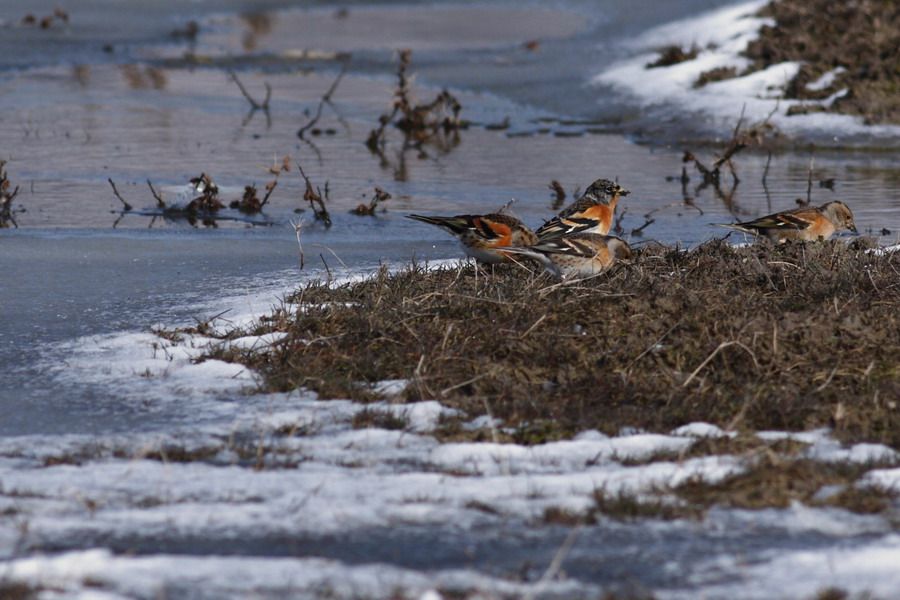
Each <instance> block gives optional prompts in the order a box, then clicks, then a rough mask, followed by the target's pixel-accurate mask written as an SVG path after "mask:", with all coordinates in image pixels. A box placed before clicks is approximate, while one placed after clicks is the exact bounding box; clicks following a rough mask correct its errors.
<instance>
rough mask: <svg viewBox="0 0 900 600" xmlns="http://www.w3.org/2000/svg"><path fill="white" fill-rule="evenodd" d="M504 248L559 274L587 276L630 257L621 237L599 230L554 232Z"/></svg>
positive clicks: (570, 276)
mask: <svg viewBox="0 0 900 600" xmlns="http://www.w3.org/2000/svg"><path fill="white" fill-rule="evenodd" d="M506 251H507V252H510V253H512V254H519V255H522V256H527V257H529V258H532V259H534V260H536V261H537V262H539V263H540V264H541V265H542V266H543V267H544V268H545V269H546V270H547V271H549V272H550V273H551V274H553V275H555V276H557V277H560V278H577V277H588V276H590V275H595V274H597V273H600V272H602V271H604V270H606V269H608V268H609V267H611V266H612V265H613V263H615V262H616V261H617V260H623V259H628V258H631V247H630V246H629V245H628V243H627V242H626V241H625V240H623V239H621V238H617V237H616V236H614V235H601V234H599V233H573V234H571V235H563V236H556V237H552V238H546V239H543V240H541V241H540V242H538V243H536V244H533V245H531V246H528V247H526V248H509V249H507V250H506Z"/></svg>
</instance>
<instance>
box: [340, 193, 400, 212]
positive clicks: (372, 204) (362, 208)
mask: <svg viewBox="0 0 900 600" xmlns="http://www.w3.org/2000/svg"><path fill="white" fill-rule="evenodd" d="M390 199H391V195H390V194H388V193H387V192H386V191H384V190H383V189H381V188H380V187H376V188H375V194H374V195H373V196H372V199H371V200H370V201H369V203H368V204H360V205H359V206H357V207H356V208H354V209H353V210H351V211H350V212H351V213H352V214H354V215H360V216H373V215H374V214H375V210H376V209H377V208H378V205H379V204H380V203H382V202H387V201H388V200H390Z"/></svg>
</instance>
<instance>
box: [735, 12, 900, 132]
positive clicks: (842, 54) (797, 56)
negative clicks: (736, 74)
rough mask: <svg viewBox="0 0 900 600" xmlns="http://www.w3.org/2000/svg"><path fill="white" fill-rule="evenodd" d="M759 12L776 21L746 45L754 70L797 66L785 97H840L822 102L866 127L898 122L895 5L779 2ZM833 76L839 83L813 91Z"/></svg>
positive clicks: (898, 15)
mask: <svg viewBox="0 0 900 600" xmlns="http://www.w3.org/2000/svg"><path fill="white" fill-rule="evenodd" d="M761 14H762V15H763V16H766V17H770V18H772V19H774V21H775V24H774V26H768V25H765V26H763V27H762V28H761V29H760V32H759V37H758V38H757V39H756V40H754V41H752V42H751V43H750V44H748V46H747V50H746V52H745V54H746V56H747V57H748V58H750V60H752V61H753V64H752V66H751V70H753V71H755V70H758V69H764V68H766V67H768V66H770V65H773V64H777V63H781V62H785V61H798V62H800V63H801V67H800V71H799V73H797V75H796V76H795V77H794V78H793V79H792V80H791V81H790V82H788V86H787V90H786V93H785V96H786V97H788V98H796V99H800V100H809V101H811V102H816V101H821V100H824V99H826V98H829V97H833V96H834V95H835V94H837V95H838V97H837V98H836V99H835V100H834V102H833V103H830V104H829V103H819V106H821V107H822V110H826V111H829V112H840V113H846V114H851V115H859V116H861V117H862V118H863V119H865V121H866V122H868V123H888V122H890V123H900V95H898V94H897V89H898V85H900V53H898V52H897V48H898V47H900V10H898V8H897V3H896V2H892V1H891V2H885V1H883V0H859V1H858V2H829V1H828V0H811V1H807V0H790V1H785V0H781V1H779V2H771V3H769V4H768V5H767V6H766V7H765V8H764V9H763V10H762V12H761ZM835 69H839V70H838V71H835ZM829 72H831V73H833V74H834V79H833V80H832V81H831V82H830V83H829V84H828V85H823V86H821V87H820V86H814V89H810V87H809V84H811V83H813V82H815V81H816V80H818V79H819V78H820V77H822V76H823V75H825V74H826V73H829ZM842 90H846V93H844V94H843V95H841V94H839V92H841V91H842Z"/></svg>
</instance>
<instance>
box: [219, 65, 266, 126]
mask: <svg viewBox="0 0 900 600" xmlns="http://www.w3.org/2000/svg"><path fill="white" fill-rule="evenodd" d="M228 76H229V77H230V78H231V80H232V81H233V82H234V83H235V85H236V86H237V87H238V89H239V90H240V92H241V95H242V96H243V97H244V99H245V100H247V103H248V104H250V111H249V112H248V113H247V116H246V117H244V122H243V125H245V126H246V125H247V124H248V123H249V122H250V121H251V119H253V115H255V114H256V111H258V110H261V111H262V112H263V114H264V115H265V116H266V126H267V127H271V126H272V115H271V113H270V112H269V101H270V100H271V99H272V86H271V85H269V82H268V81H264V82H263V86H264V87H265V88H266V95H265V97H264V98H263V100H262V102H259V101H258V100H256V98H254V97H253V96H251V95H250V92H248V91H247V88H246V87H244V83H243V82H242V81H241V80H240V79H239V78H238V76H237V73H235V72H234V71H228Z"/></svg>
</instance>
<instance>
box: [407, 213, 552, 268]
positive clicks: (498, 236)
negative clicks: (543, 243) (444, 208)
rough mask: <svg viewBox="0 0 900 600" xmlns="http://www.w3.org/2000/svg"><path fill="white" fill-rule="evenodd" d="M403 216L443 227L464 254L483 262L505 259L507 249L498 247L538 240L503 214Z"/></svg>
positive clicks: (495, 261) (521, 244)
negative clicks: (454, 238) (454, 237)
mask: <svg viewBox="0 0 900 600" xmlns="http://www.w3.org/2000/svg"><path fill="white" fill-rule="evenodd" d="M406 218H408V219H414V220H416V221H422V222H423V223H428V224H430V225H437V226H438V227H440V228H442V229H446V230H447V231H449V232H450V233H451V234H452V235H454V236H456V237H457V238H458V239H459V241H460V243H461V244H462V245H463V248H464V249H465V251H466V254H468V255H469V256H472V257H474V258H475V259H476V260H479V261H481V262H485V263H500V262H504V261H506V260H508V255H507V253H506V250H498V248H506V247H516V246H529V245H531V244H534V243H536V242H537V241H538V239H537V236H536V235H535V234H534V232H533V231H531V229H529V228H528V227H527V226H525V225H524V224H523V223H522V222H521V221H520V220H519V219H517V218H515V217H513V216H511V215H508V214H505V213H491V214H489V215H458V216H455V217H426V216H423V215H406Z"/></svg>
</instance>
